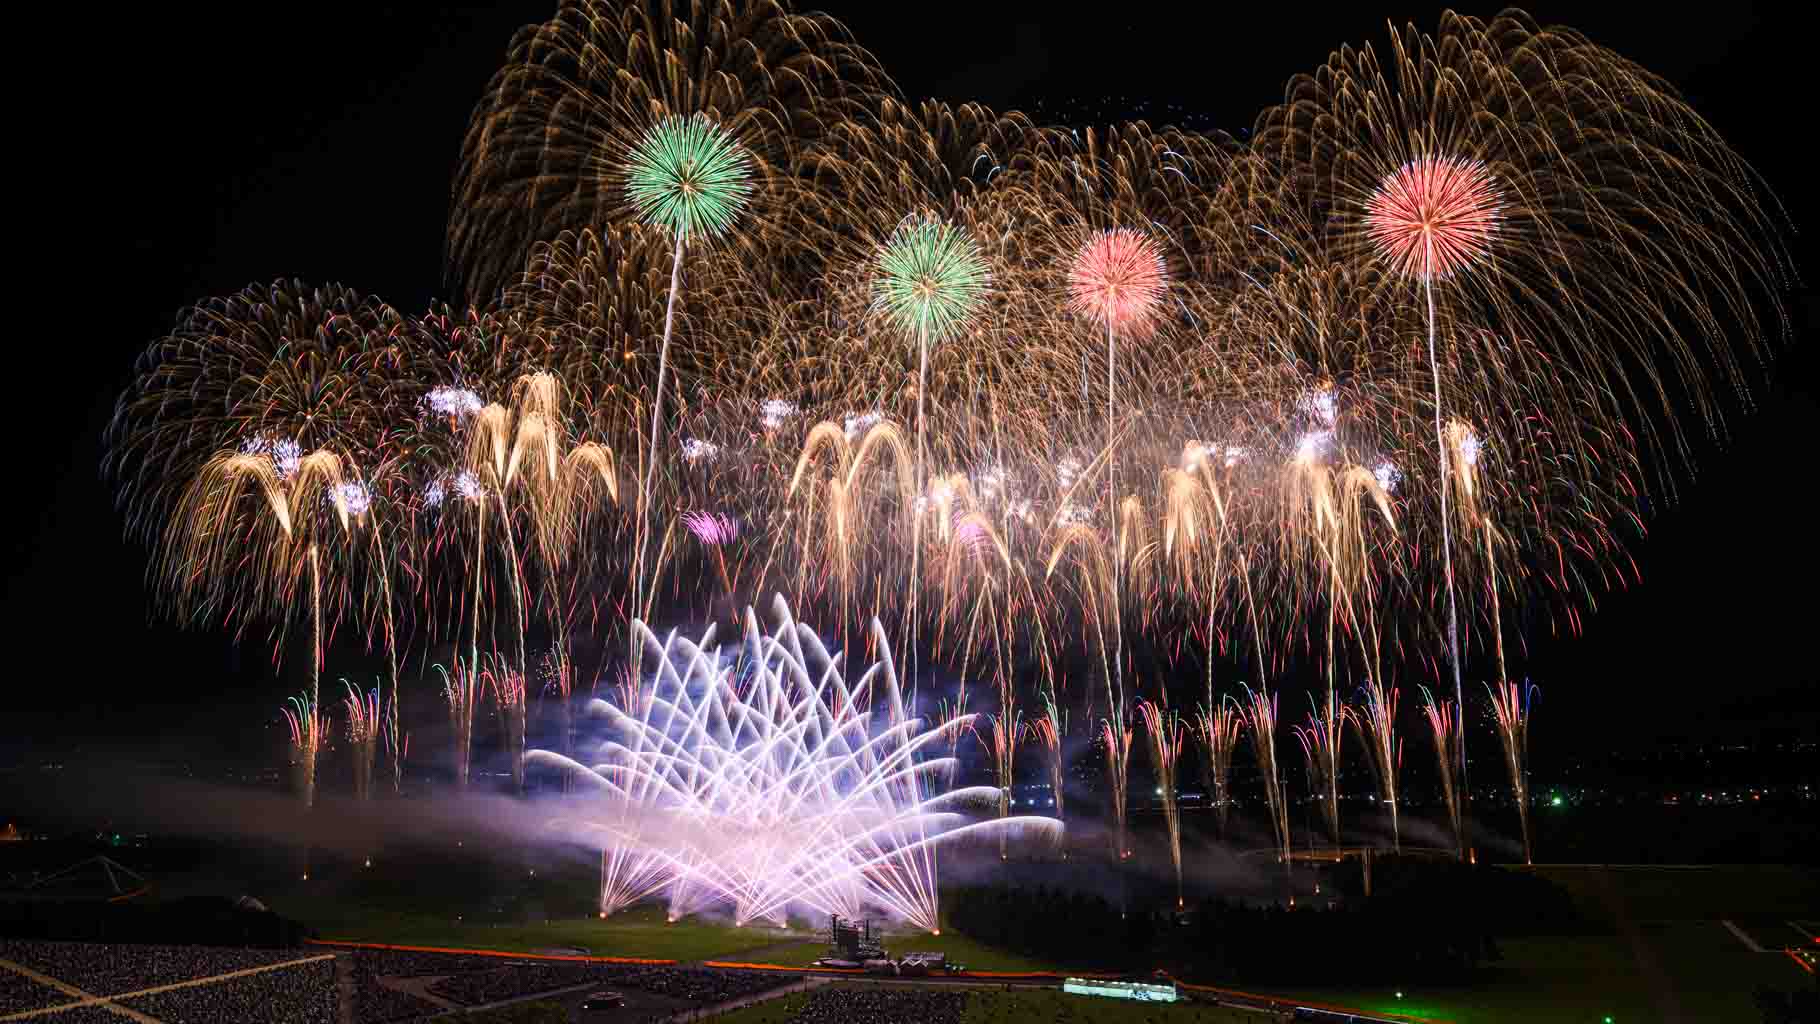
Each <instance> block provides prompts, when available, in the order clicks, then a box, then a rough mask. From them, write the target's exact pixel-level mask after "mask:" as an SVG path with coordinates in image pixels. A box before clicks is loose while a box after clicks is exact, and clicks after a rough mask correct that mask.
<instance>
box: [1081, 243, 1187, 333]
mask: <svg viewBox="0 0 1820 1024" xmlns="http://www.w3.org/2000/svg"><path fill="white" fill-rule="evenodd" d="M1168 287H1169V271H1168V269H1167V268H1166V267H1165V266H1164V264H1163V251H1162V249H1161V248H1159V247H1158V246H1157V244H1156V243H1155V242H1154V241H1152V240H1151V239H1150V237H1149V236H1148V235H1145V234H1142V233H1140V232H1137V231H1132V230H1130V229H1128V228H1114V229H1112V230H1110V231H1102V232H1100V233H1098V234H1096V235H1094V236H1093V237H1092V238H1090V239H1088V240H1087V244H1085V245H1083V246H1081V249H1080V251H1079V252H1078V253H1076V254H1075V256H1074V265H1073V266H1071V267H1070V268H1069V269H1068V305H1069V307H1070V308H1071V309H1073V310H1074V311H1075V312H1076V313H1079V314H1081V315H1082V316H1085V317H1089V318H1091V319H1093V320H1095V321H1097V322H1099V323H1101V324H1104V325H1106V326H1108V327H1111V328H1112V329H1113V330H1115V331H1118V332H1120V333H1122V334H1124V335H1126V336H1127V337H1134V336H1137V337H1141V336H1143V335H1146V334H1149V333H1150V331H1151V329H1152V328H1154V327H1155V326H1156V321H1157V315H1158V314H1159V313H1160V312H1161V311H1162V299H1163V293H1164V292H1165V291H1166V290H1168Z"/></svg>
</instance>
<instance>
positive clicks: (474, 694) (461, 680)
mask: <svg viewBox="0 0 1820 1024" xmlns="http://www.w3.org/2000/svg"><path fill="white" fill-rule="evenodd" d="M436 671H437V673H438V674H440V675H441V676H442V695H443V699H444V700H446V701H447V702H448V705H449V732H450V744H449V755H450V760H451V765H452V767H453V768H454V771H455V788H456V789H457V790H461V791H464V792H465V791H466V790H467V788H468V768H469V766H470V764H471V763H472V761H473V756H474V706H475V703H476V702H477V701H478V700H479V698H480V688H481V680H480V670H479V666H478V665H475V664H472V663H464V662H462V661H460V660H457V661H456V662H455V671H454V672H453V673H452V674H451V673H450V672H449V671H448V670H447V669H445V668H443V667H442V666H441V665H438V666H436Z"/></svg>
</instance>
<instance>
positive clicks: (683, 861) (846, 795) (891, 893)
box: [530, 598, 1061, 931]
mask: <svg viewBox="0 0 1820 1024" xmlns="http://www.w3.org/2000/svg"><path fill="white" fill-rule="evenodd" d="M774 614H775V619H776V625H775V627H774V628H773V630H772V631H771V632H770V633H768V634H767V633H765V632H763V631H762V630H761V629H760V627H759V623H758V616H757V614H756V613H755V612H753V611H751V610H748V611H747V613H746V628H745V635H744V637H743V638H742V639H741V642H740V644H739V646H738V648H737V650H736V651H731V652H730V651H725V650H723V649H722V648H721V647H720V646H719V645H717V644H715V642H714V630H713V628H712V627H710V628H709V630H708V632H707V633H706V634H705V635H704V636H703V637H702V639H701V641H700V642H699V643H697V642H694V641H691V640H689V639H687V638H685V637H679V636H677V635H675V634H674V633H672V634H671V635H670V636H669V637H668V639H667V640H664V641H660V640H659V639H658V638H657V636H656V635H655V634H653V633H652V632H651V630H650V629H649V628H648V627H646V626H645V624H644V623H642V622H634V624H633V629H634V631H635V633H636V635H637V638H638V640H639V642H640V644H641V646H642V653H643V659H644V662H645V664H646V665H650V664H651V663H653V662H655V666H654V672H655V675H654V678H653V680H652V682H651V684H650V685H649V687H647V688H646V689H645V691H644V696H643V699H641V700H640V701H638V702H637V705H636V706H631V707H620V706H615V705H613V704H611V703H608V702H606V701H600V700H596V701H594V702H593V703H592V705H591V710H592V711H594V712H595V713H597V714H599V715H603V716H605V718H606V719H607V724H608V732H609V734H610V738H609V739H607V740H606V741H605V742H604V743H603V744H602V745H601V749H600V752H599V754H598V755H597V756H596V761H597V767H596V768H595V769H594V771H593V772H591V773H588V772H587V770H586V769H585V768H583V766H581V765H580V764H578V763H576V762H574V761H571V760H570V759H568V758H566V757H563V756H562V755H560V754H555V753H551V752H548V751H533V752H532V753H531V754H530V758H531V760H532V761H533V762H534V763H543V764H546V765H553V766H557V767H561V768H563V769H566V770H570V771H574V772H576V773H577V774H578V775H583V774H584V773H585V778H587V779H589V780H591V781H592V782H593V785H592V786H589V787H586V790H587V791H585V792H583V793H580V794H577V795H576V797H575V801H576V803H575V806H574V808H573V810H572V811H571V813H569V814H567V815H565V816H564V817H563V818H562V819H560V820H559V821H558V822H557V825H558V827H560V828H566V829H571V830H573V831H575V832H577V833H578V834H582V835H586V836H589V837H592V838H593V839H595V840H597V841H598V842H599V843H600V845H601V847H602V851H603V852H602V865H601V883H602V884H601V912H602V913H603V914H610V913H613V912H614V911H617V910H619V909H621V908H623V907H626V906H628V905H630V904H632V903H635V902H637V901H639V900H642V899H645V898H648V897H652V896H655V895H657V894H659V893H662V894H663V896H664V898H665V899H666V900H667V902H668V904H669V914H670V916H671V918H672V919H674V918H676V917H680V916H681V915H683V914H688V913H695V912H699V911H704V910H711V909H716V908H724V909H728V910H730V911H731V913H732V914H733V918H734V920H735V922H736V923H739V924H744V923H746V922H748V921H755V920H770V921H776V922H779V923H782V922H783V921H785V920H786V914H787V912H788V911H790V910H792V909H795V910H798V911H801V912H807V913H810V914H813V915H816V916H818V917H821V916H826V915H828V914H839V915H841V916H842V917H854V918H857V917H862V916H864V915H865V914H866V913H868V912H871V913H875V914H876V913H878V912H883V913H885V914H887V915H889V916H891V917H894V918H898V919H901V920H904V921H907V922H909V923H911V924H913V925H915V926H916V927H919V928H926V929H928V930H931V931H934V930H936V929H937V927H938V924H937V909H938V904H937V893H936V872H935V858H934V853H935V847H936V844H937V843H939V842H946V841H950V840H953V839H955V838H958V837H961V836H966V835H974V836H978V837H981V838H991V837H992V836H993V834H995V833H997V832H1000V831H1010V832H1013V833H1032V832H1037V833H1042V834H1044V835H1045V836H1046V837H1047V838H1049V839H1051V840H1053V838H1054V835H1053V834H1054V832H1055V831H1056V830H1059V829H1060V827H1061V823H1060V822H1058V821H1056V820H1055V819H1053V818H1040V817H1007V818H997V819H992V820H985V821H970V820H969V818H968V816H967V815H966V814H965V813H963V812H964V811H966V810H967V809H969V808H973V809H978V810H980V811H982V812H983V813H990V812H991V810H992V809H993V807H994V806H995V805H996V804H997V802H998V799H999V791H998V790H997V789H994V788H992V787H990V786H979V787H968V788H961V789H953V790H948V791H946V792H938V790H940V789H942V788H943V787H944V785H945V783H946V781H947V780H948V779H951V778H952V777H953V772H952V769H953V767H954V766H953V763H952V762H953V757H952V755H950V754H948V753H947V750H948V743H949V738H950V734H951V733H952V732H953V731H955V730H958V729H965V728H969V727H970V726H971V725H972V718H973V716H971V715H961V716H956V717H953V718H950V719H948V720H946V721H944V722H942V723H941V724H939V725H935V726H933V727H926V726H925V723H924V722H923V721H922V720H921V719H918V718H913V717H911V716H910V715H909V714H908V713H907V711H906V708H905V704H904V699H903V695H902V693H901V691H900V690H899V688H898V682H897V674H896V670H895V668H894V666H893V664H892V662H891V660H890V653H889V652H890V649H891V646H890V643H889V642H888V640H887V638H886V637H885V635H884V630H883V629H882V627H880V626H879V624H878V622H877V621H876V620H874V622H873V625H872V632H873V638H874V641H875V643H874V647H873V649H874V650H877V651H879V652H880V653H881V656H882V657H883V659H884V660H882V661H880V662H878V663H877V664H874V665H872V666H871V667H870V668H868V669H866V670H865V672H864V673H863V674H861V675H860V677H859V679H858V680H857V681H856V682H854V683H848V682H847V679H846V675H845V673H844V672H843V664H842V662H843V656H842V654H841V653H838V652H837V653H834V654H830V653H829V652H828V650H827V649H826V648H825V647H824V646H823V644H822V641H821V638H820V637H819V636H818V635H817V634H816V633H815V631H814V630H812V629H810V628H809V627H808V626H805V625H801V624H799V623H798V622H797V621H796V620H795V619H794V618H793V617H792V616H791V614H790V609H789V608H788V607H787V606H786V605H785V604H784V602H783V600H782V599H781V598H779V599H778V600H777V602H776V604H775V605H774Z"/></svg>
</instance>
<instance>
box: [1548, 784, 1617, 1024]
mask: <svg viewBox="0 0 1820 1024" xmlns="http://www.w3.org/2000/svg"><path fill="white" fill-rule="evenodd" d="M1549 802H1550V803H1552V804H1553V805H1554V806H1556V807H1559V806H1561V797H1560V794H1556V795H1555V798H1554V799H1553V800H1551V801H1549ZM1605 1021H1606V1024H1611V1018H1609V1017H1607V1018H1606V1019H1605Z"/></svg>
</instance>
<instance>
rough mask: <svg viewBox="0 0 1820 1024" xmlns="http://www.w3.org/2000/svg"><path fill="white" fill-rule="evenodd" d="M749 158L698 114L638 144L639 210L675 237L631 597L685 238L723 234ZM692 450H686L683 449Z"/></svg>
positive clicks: (663, 126)
mask: <svg viewBox="0 0 1820 1024" xmlns="http://www.w3.org/2000/svg"><path fill="white" fill-rule="evenodd" d="M750 176H751V162H750V159H749V157H748V156H747V155H746V153H745V151H744V150H743V149H741V148H740V146H739V144H738V143H737V142H736V141H734V139H733V138H732V136H731V135H730V134H729V133H728V132H726V131H725V130H724V129H722V128H720V127H718V126H716V125H713V124H711V123H710V122H709V121H708V120H707V119H706V118H705V117H704V116H702V115H700V114H697V115H696V116H694V117H692V118H688V119H686V120H684V119H680V118H666V119H664V120H662V121H660V122H658V123H657V124H655V125H653V126H652V127H651V129H650V130H649V132H647V133H646V135H645V137H644V139H643V140H642V141H641V142H640V143H639V146H638V148H637V149H636V150H635V151H634V152H633V154H632V156H631V159H630V162H629V165H628V171H627V177H628V181H629V184H628V185H627V191H628V193H629V194H630V196H631V198H632V203H633V205H634V206H635V207H636V208H637V209H638V213H639V215H640V216H641V217H642V218H643V219H644V220H645V221H646V222H647V223H649V224H652V225H655V226H658V227H662V228H664V229H666V230H668V231H669V232H670V234H671V235H672V236H673V237H674V238H675V248H674V251H673V252H672V253H671V256H670V294H669V299H668V300H667V302H666V303H665V306H664V333H663V341H662V342H661V344H660V345H659V347H658V355H657V384H656V386H655V387H654V388H653V389H652V397H651V430H650V432H649V434H647V435H646V436H647V439H648V441H647V444H646V451H647V452H648V455H647V457H646V459H645V473H644V478H643V481H642V482H641V483H640V485H639V488H638V544H637V549H636V554H635V556H634V562H633V571H632V595H633V600H634V601H636V600H638V599H639V597H640V595H642V594H643V592H644V582H645V546H646V544H647V543H648V541H649V528H648V520H647V517H648V516H649V515H650V509H651V481H652V475H653V474H654V473H656V471H657V463H658V457H657V453H658V451H659V444H660V438H659V435H658V431H659V429H660V428H661V427H662V426H663V409H664V374H665V372H666V371H667V370H668V369H669V365H670V335H671V331H672V328H673V327H674V324H675V320H676V293H677V290H678V289H679V288H680V287H681V284H682V258H683V246H684V244H685V243H687V242H688V240H689V239H690V237H691V236H694V237H707V238H713V237H715V236H718V235H723V234H725V233H726V232H727V231H728V230H729V229H730V228H731V227H732V226H733V222H734V220H735V219H736V218H737V217H738V216H739V211H740V208H741V207H743V206H744V205H745V201H746V197H747V195H748V194H749V193H750V192H751V182H750ZM684 454H685V455H687V454H688V453H687V452H686V451H685V453H684Z"/></svg>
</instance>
